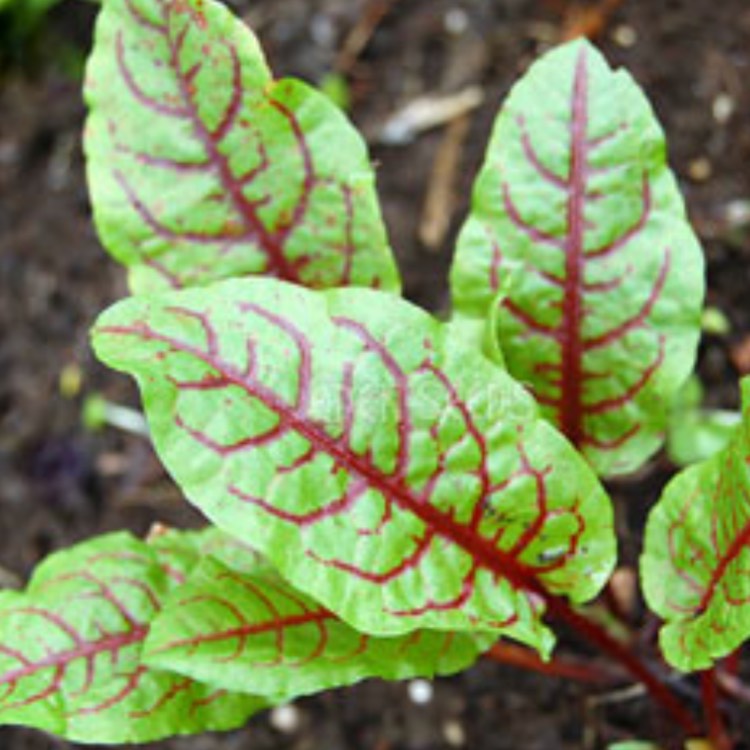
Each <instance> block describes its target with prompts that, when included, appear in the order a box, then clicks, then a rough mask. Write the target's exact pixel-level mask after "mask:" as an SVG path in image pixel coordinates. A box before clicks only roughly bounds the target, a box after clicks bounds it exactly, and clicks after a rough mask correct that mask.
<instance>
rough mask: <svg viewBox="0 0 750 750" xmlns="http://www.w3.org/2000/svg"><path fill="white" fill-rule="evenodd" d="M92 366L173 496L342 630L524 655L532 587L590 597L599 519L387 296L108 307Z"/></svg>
mask: <svg viewBox="0 0 750 750" xmlns="http://www.w3.org/2000/svg"><path fill="white" fill-rule="evenodd" d="M94 345H95V348H96V350H97V354H98V356H99V357H100V358H101V359H102V360H103V361H104V362H106V363H108V364H110V365H111V366H112V367H114V368H116V369H120V370H124V371H127V372H130V373H132V374H133V375H134V376H135V377H136V378H137V379H138V381H139V383H140V386H141V389H142V392H143V397H144V403H145V409H146V413H147V416H148V419H149V423H150V427H151V430H152V434H153V438H154V441H155V444H156V448H157V450H158V451H159V454H160V456H161V458H162V460H163V461H164V463H165V465H166V466H167V468H168V469H169V471H170V472H171V473H172V474H173V476H174V477H175V478H176V480H177V482H178V483H179V484H180V485H181V487H182V488H183V490H184V491H185V493H186V495H187V496H188V497H189V498H190V499H191V500H192V501H193V502H194V503H195V504H197V505H198V506H199V507H200V508H201V509H202V510H203V511H204V512H205V513H206V514H207V515H208V516H209V518H211V519H212V520H213V521H214V522H215V523H216V524H217V525H218V526H220V527H221V528H223V529H224V530H225V531H226V532H228V533H230V534H233V535H235V536H238V537H239V538H240V539H242V540H243V541H245V542H247V543H248V544H250V545H252V546H254V547H256V548H257V549H258V550H259V551H260V552H261V553H262V554H263V555H265V556H266V557H267V558H268V559H269V560H270V561H271V562H272V563H273V565H274V566H275V567H276V568H277V569H278V570H279V571H280V573H281V574H282V575H283V576H284V577H285V578H286V579H287V580H289V581H290V582H291V583H292V584H293V585H294V586H295V587H296V588H298V589H299V590H301V591H304V592H306V593H309V594H310V595H312V596H313V597H314V598H315V599H317V600H318V601H320V602H321V603H322V604H323V605H324V606H326V607H327V608H328V609H330V610H332V611H334V612H336V613H337V614H338V615H339V616H341V617H342V618H343V619H344V620H346V621H347V622H349V623H350V624H351V625H353V626H354V627H355V628H357V629H358V630H361V631H363V632H368V633H371V634H374V635H398V634H403V633H406V632H410V631H412V630H415V629H417V628H432V629H440V630H463V629H490V630H497V631H502V632H505V633H506V634H509V635H512V636H514V637H516V638H518V639H520V640H523V641H526V642H528V643H530V644H532V645H534V646H537V647H540V648H542V649H545V650H546V649H548V648H549V646H550V645H551V641H550V636H549V633H548V631H547V630H546V628H544V627H543V625H542V624H541V623H540V621H539V616H540V614H541V612H542V610H543V604H542V602H541V600H540V592H541V589H542V588H545V589H548V590H549V591H551V592H553V593H555V594H564V595H567V596H569V597H570V598H572V599H573V600H574V601H582V600H585V599H588V598H590V597H592V596H594V595H595V594H596V593H597V592H598V590H599V589H600V587H601V586H602V584H603V583H604V581H606V579H607V577H608V575H609V574H610V572H611V569H612V566H613V562H614V538H613V533H612V513H611V508H610V505H609V502H608V499H607V497H606V495H605V494H604V492H603V490H602V489H601V487H600V485H599V484H598V482H597V480H596V478H595V476H594V475H593V474H592V472H591V471H590V470H589V469H588V467H587V465H586V464H585V462H584V461H583V460H582V459H581V458H580V457H579V456H578V455H577V454H576V452H575V451H573V450H572V448H571V447H570V446H569V444H568V443H567V442H566V441H565V440H564V438H562V436H560V435H559V433H557V431H556V430H555V429H554V428H553V427H552V426H551V425H549V424H548V423H547V422H546V421H545V420H543V419H540V418H539V417H538V414H537V409H536V406H535V404H534V403H533V400H532V399H531V398H530V397H529V396H528V395H527V394H526V392H525V391H524V390H523V389H522V388H520V387H519V386H518V384H517V383H516V382H515V381H513V380H512V379H511V378H510V377H509V376H508V375H507V374H506V373H505V372H503V371H502V370H501V369H500V368H498V367H496V366H495V365H493V364H492V363H491V362H490V361H489V360H487V359H485V358H484V357H483V356H482V355H481V354H480V353H479V352H478V351H477V350H476V348H475V346H474V345H473V342H472V341H469V342H466V341H465V340H464V337H463V336H457V335H452V328H451V327H450V326H448V327H446V326H443V325H442V324H440V323H438V322H437V321H436V320H434V319H433V318H431V317H430V316H429V315H427V314H426V313H424V312H423V311H421V310H419V309H418V308H415V307H414V306H412V305H410V304H408V303H407V302H404V301H402V300H400V299H398V298H394V297H391V296H390V295H385V294H382V293H380V292H375V291H371V290H353V289H351V290H346V289H344V290H332V291H329V292H325V293H322V292H317V293H316V292H311V291H309V290H305V289H302V288H299V287H293V286H291V285H288V284H283V283H280V282H275V281H273V280H265V279H244V280H236V281H229V282H223V283H221V284H217V285H214V286H212V287H211V288H209V289H196V290H187V291H184V292H177V293H169V294H164V295H161V296H155V297H150V298H135V299H131V300H126V301H125V302H122V303H120V304H118V305H116V306H115V307H114V308H112V309H111V310H110V311H108V312H107V313H105V314H104V315H103V316H102V318H101V319H100V321H99V323H98V326H97V328H96V329H95V332H94Z"/></svg>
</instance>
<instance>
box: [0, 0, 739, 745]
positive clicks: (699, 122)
mask: <svg viewBox="0 0 750 750" xmlns="http://www.w3.org/2000/svg"><path fill="white" fill-rule="evenodd" d="M604 6H605V7H606V8H608V9H609V10H611V11H612V13H611V15H609V17H607V18H604V17H602V16H601V15H598V11H597V8H599V9H600V8H601V5H600V6H594V5H593V4H586V3H582V4H579V5H578V6H576V7H572V4H571V3H568V2H565V0H546V1H545V0H462V1H458V0H394V1H393V2H388V1H387V0H375V1H374V2H373V1H370V0H315V1H311V0H253V1H252V2H245V3H242V2H239V1H238V2H236V3H235V4H234V7H235V8H236V9H237V10H238V11H239V12H241V13H242V14H243V16H244V17H245V18H246V19H247V20H248V21H249V22H250V23H251V24H252V26H253V27H254V28H255V29H256V31H257V32H258V34H259V36H260V38H261V41H262V43H263V45H264V47H265V49H266V51H267V54H268V56H269V58H270V61H271V63H272V66H273V68H274V70H275V71H276V73H277V74H278V75H279V76H281V75H295V76H298V77H301V78H303V79H306V80H308V81H310V82H313V83H316V82H320V81H321V79H322V78H323V77H324V76H325V75H326V74H328V73H330V72H331V71H333V70H336V69H337V66H338V69H343V71H344V73H345V75H346V78H347V80H348V82H349V86H350V92H351V96H352V107H351V116H352V118H353V120H354V121H355V122H356V123H357V125H358V126H359V127H360V128H361V129H362V130H363V131H364V132H365V133H366V135H367V137H368V140H369V141H370V142H371V148H372V156H373V159H374V161H375V162H376V164H377V168H378V175H379V186H380V192H381V196H382V200H383V206H384V213H385V218H386V221H387V224H388V226H389V230H390V234H391V239H392V244H393V247H394V248H395V250H396V252H397V254H398V258H399V261H400V263H401V268H402V272H403V274H404V278H405V289H406V296H407V297H408V298H410V299H412V300H414V301H416V302H418V303H420V304H423V305H425V306H427V307H428V308H430V309H431V310H436V311H440V310H444V309H445V308H446V307H447V302H448V293H447V281H446V278H447V271H448V268H449V264H450V259H451V254H452V247H453V244H454V240H455V233H456V231H457V229H458V228H459V226H460V223H461V220H462V219H463V217H464V216H465V214H466V211H467V206H468V199H469V195H470V189H471V183H472V180H473V176H474V174H475V173H476V170H477V168H478V165H479V163H480V161H481V158H482V155H483V152H484V148H485V144H486V141H487V138H488V134H489V130H490V127H491V124H492V120H493V117H494V114H495V112H496V110H497V107H498V106H499V104H500V102H501V101H502V99H503V97H504V96H505V94H506V93H507V91H508V89H509V87H510V85H511V83H512V82H513V81H514V80H515V79H516V78H517V76H518V75H519V73H520V72H522V71H523V70H524V69H525V68H526V66H527V65H528V64H529V62H530V61H531V60H532V59H533V58H534V56H536V55H537V54H538V53H539V52H541V51H543V50H544V49H546V48H547V47H548V46H549V45H550V44H553V43H555V42H556V41H558V40H559V39H560V38H561V35H562V34H563V33H564V30H565V28H566V27H567V28H570V26H571V25H573V26H576V27H577V28H582V25H581V24H582V23H583V26H586V27H587V28H588V30H589V31H590V32H592V33H594V34H598V35H597V43H598V44H599V45H600V47H601V48H602V49H603V50H604V51H605V53H606V54H607V56H608V57H609V59H610V61H611V62H612V63H615V64H621V65H624V66H626V67H627V68H628V69H629V70H630V71H631V73H632V74H633V75H634V77H635V78H636V79H637V80H638V81H639V82H640V84H641V85H642V86H643V87H644V88H645V90H646V92H647V94H648V95H649V97H650V98H651V100H652V102H653V105H654V107H655V109H656V111H657V113H658V115H659V118H660V119H661V122H662V124H663V126H664V128H665V130H666V132H667V134H668V138H669V143H670V155H671V162H672V165H673V167H674V168H675V170H676V172H677V175H678V177H679V180H680V183H681V187H682V189H683V192H684V194H685V197H686V200H687V204H688V209H689V212H690V215H691V217H692V219H693V221H694V223H695V226H696V228H697V231H698V233H699V235H700V236H701V239H702V240H703V242H704V246H705V250H706V256H707V261H708V288H709V293H708V304H709V305H712V306H714V307H716V308H718V310H720V311H721V312H722V313H723V314H724V315H725V316H726V318H727V319H728V322H729V331H728V332H726V333H723V334H721V335H709V336H707V337H706V339H705V341H704V344H703V345H702V349H701V360H700V373H701V376H702V379H703V381H704V385H705V386H706V390H707V398H708V401H709V402H710V403H711V404H713V405H722V406H729V407H732V406H735V405H736V400H737V385H736V384H737V379H738V376H739V375H740V374H741V373H743V372H748V371H750V339H749V338H748V334H750V304H749V303H748V293H749V292H750V237H749V233H748V222H750V85H749V84H748V80H750V6H748V3H747V2H746V0H623V2H621V3H620V4H619V6H618V3H613V2H605V3H604ZM576 8H577V10H576ZM587 11H588V13H587ZM95 12H96V11H95V8H94V7H93V6H92V5H90V4H88V3H86V2H81V1H80V0H64V2H62V3H61V4H59V5H58V6H57V7H56V8H55V9H54V11H53V12H51V13H50V14H49V16H48V17H47V19H46V20H45V22H44V24H43V25H42V26H41V27H40V28H39V29H38V30H37V32H35V33H34V34H33V35H30V36H27V37H23V38H17V37H14V36H13V35H12V34H9V29H8V28H5V29H3V27H2V24H3V23H4V17H3V16H0V40H2V41H1V43H2V44H3V45H5V47H4V48H0V60H2V63H3V69H2V72H1V73H0V585H18V583H19V582H20V581H22V580H24V579H25V578H26V576H27V575H28V574H29V572H30V571H31V569H32V568H33V566H34V565H35V564H36V563H37V562H38V561H39V559H40V558H42V557H43V556H44V555H46V554H48V553H49V552H51V551H53V550H56V549H59V548H62V547H66V546H68V545H70V544H72V543H74V542H77V541H80V540H82V539H85V538H87V537H89V536H91V535H92V534H95V533H100V532H102V531H106V530H112V529H121V528H127V529H132V530H133V531H135V532H136V533H138V534H143V533H145V532H146V531H147V529H148V528H149V526H150V525H151V524H152V523H153V522H154V521H161V522H165V523H169V524H174V525H182V526H186V525H191V526H195V525H197V524H199V523H200V518H199V517H198V516H197V514H195V513H194V512H192V511H191V510H190V509H189V508H188V507H187V506H186V505H185V503H184V502H183V501H182V500H181V498H180V495H179V492H178V491H177V490H176V489H175V488H174V487H173V485H172V484H171V483H170V481H169V480H168V479H167V478H166V477H165V476H164V474H163V472H162V470H161V469H160V467H159V463H158V461H157V460H156V459H155V458H154V456H153V455H152V453H151V450H150V448H149V446H148V444H147V443H146V442H145V441H144V440H143V439H141V438H138V437H135V436H130V435H127V434H125V433H123V432H120V431H116V430H114V429H105V430H101V431H91V430H87V429H85V428H84V427H83V426H82V423H81V410H82V403H83V400H84V399H85V398H86V396H87V395H90V394H92V393H100V394H103V395H104V396H105V397H106V398H107V399H109V400H111V401H113V402H115V403H121V404H132V405H136V404H137V399H136V395H135V392H134V388H133V387H132V386H131V385H130V383H129V382H128V381H127V380H126V379H125V378H123V377H120V376H118V375H116V374H115V373H111V372H108V371H106V370H105V369H104V368H102V367H101V366H99V365H98V364H97V363H96V362H95V361H94V360H93V357H92V354H91V352H90V350H89V346H88V342H87V332H88V328H89V326H90V325H91V323H92V321H93V319H94V317H95V316H96V314H97V313H98V312H99V311H100V310H101V309H103V308H104V307H106V306H107V305H109V304H110V303H112V302H113V301H115V300H116V299H118V298H119V297H122V296H124V295H125V293H126V290H125V284H124V274H123V272H122V270H121V269H119V268H118V267H116V265H115V264H114V262H112V261H111V260H110V259H109V258H108V257H107V256H106V255H105V253H104V251H103V250H102V249H101V247H100V245H99V243H98V241H97V239H96V236H95V232H94V229H93V227H92V223H91V217H90V207H89V203H88V198H87V192H86V185H85V179H84V174H83V159H82V155H81V146H80V138H81V130H82V125H83V119H84V114H85V113H84V107H83V103H82V101H81V95H80V87H81V80H80V72H81V68H82V62H83V59H84V56H85V53H86V50H87V49H88V48H89V46H90V43H91V35H92V28H93V21H94V17H95ZM576 13H577V15H576ZM381 16H382V17H381ZM368 21H371V22H372V24H371V27H372V28H371V30H372V35H371V37H370V38H368V39H366V43H365V44H364V45H361V46H360V48H357V47H356V45H352V41H353V37H352V36H351V32H352V30H353V29H359V30H360V31H367V30H368V28H369V26H368ZM365 37H367V34H365ZM470 85H479V86H481V87H482V89H483V91H484V102H483V104H482V105H481V106H480V107H479V108H478V109H476V110H474V111H472V112H471V113H470V115H469V116H468V128H469V129H468V133H467V134H466V137H465V138H464V141H463V148H462V149H461V150H460V153H459V157H458V158H459V162H458V168H457V170H456V172H455V174H454V180H453V187H454V192H453V195H454V199H452V200H450V201H449V202H448V203H446V204H443V209H444V210H443V211H441V213H442V214H445V215H449V216H451V221H450V224H449V228H448V231H447V233H446V234H445V235H444V236H443V237H439V238H438V240H437V241H436V242H433V243H431V244H432V245H434V246H432V247H428V246H427V245H426V244H425V242H423V241H422V240H420V230H419V227H420V224H421V223H422V222H423V220H424V206H425V200H426V194H427V186H428V184H429V183H430V180H431V176H432V175H433V173H434V170H435V169H436V167H435V164H436V160H437V155H438V154H439V153H440V151H441V148H444V144H445V142H446V138H448V137H455V133H454V136H448V135H446V133H447V132H448V131H447V130H446V128H445V127H438V128H436V129H434V130H431V131H429V132H426V133H422V134H419V135H418V136H417V137H416V138H415V140H414V141H413V142H412V143H410V144H408V145H406V146H393V145H383V144H382V143H379V142H378V138H379V134H380V133H381V132H382V126H383V124H384V123H385V122H386V121H387V119H388V118H389V117H390V116H391V115H393V113H394V112H396V111H397V110H399V108H401V107H403V106H404V105H406V104H408V103H409V102H410V101H413V100H414V99H416V98H418V97H420V96H422V95H425V94H455V93H456V92H459V91H461V90H463V89H464V88H466V87H468V86H470ZM441 174H443V177H444V176H445V175H444V170H443V173H441ZM450 183H451V181H450V180H449V181H448V183H447V184H450ZM432 228H433V229H434V227H432ZM670 471H671V468H670V467H669V465H668V463H667V462H666V461H665V459H664V458H663V457H660V458H657V459H656V460H655V461H654V462H652V463H651V464H650V466H649V467H648V468H647V469H646V470H645V471H644V472H642V473H641V475H639V477H638V478H635V479H633V480H631V481H623V482H619V483H618V484H617V485H615V486H613V488H612V489H613V493H614V495H615V498H616V502H617V503H618V511H619V516H620V531H621V535H622V556H623V561H624V564H631V565H632V563H633V562H634V561H635V559H636V557H637V553H638V549H639V547H638V545H639V541H638V539H639V536H638V534H639V529H640V528H641V525H642V523H643V518H644V516H645V513H646V511H647V509H648V507H649V506H650V505H651V504H652V503H653V502H654V500H655V499H656V497H657V496H658V492H659V488H660V487H661V485H662V483H663V481H664V480H665V479H666V477H667V476H668V474H669V472H670ZM571 644H572V641H571V643H570V644H569V643H567V641H565V643H564V648H568V649H571V648H572V649H577V650H578V651H579V652H580V647H579V646H576V645H571ZM680 689H681V690H682V691H683V692H685V694H686V696H687V698H688V700H690V699H691V697H695V696H696V695H697V689H696V686H695V684H694V683H693V682H691V681H690V680H686V681H684V682H683V683H682V684H681V688H680ZM434 690H435V692H434V697H433V699H432V700H431V701H430V702H429V703H427V704H425V705H417V704H415V703H413V702H412V701H411V700H410V698H409V691H408V686H407V685H403V684H384V683H382V682H378V681H370V682H367V683H364V684H361V685H359V686H356V687H354V688H350V689H345V690H340V691H333V692H330V693H328V694H325V695H322V696H319V697H316V698H311V699H305V700H302V701H299V702H298V703H297V704H296V706H297V709H298V710H297V715H296V716H297V720H298V724H297V726H296V728H294V729H292V730H290V731H281V730H279V729H278V728H277V727H275V726H274V723H273V722H271V720H270V717H269V715H261V716H259V717H256V718H255V719H253V720H252V721H251V722H250V724H249V726H248V727H247V728H246V729H244V730H241V731H238V732H233V733H229V734H225V735H205V736H201V737H196V738H184V739H176V740H171V741H168V742H163V743H155V744H154V745H152V746H149V747H154V748H157V747H158V748H175V749H176V748H179V750H218V749H219V748H222V750H234V749H239V748H253V750H308V749H309V750H318V749H320V750H323V749H325V750H447V748H455V747H467V748H471V749H472V750H506V749H507V750H562V749H563V748H565V749H566V750H567V749H571V748H604V747H606V746H607V744H608V743H609V742H611V741H614V740H617V739H635V738H638V737H655V738H659V737H662V738H664V741H665V742H668V739H667V738H668V737H669V736H670V730H671V727H670V726H669V725H668V724H666V723H665V721H664V719H663V718H660V717H659V716H657V715H655V714H654V713H653V712H652V711H651V710H650V708H649V707H648V706H647V704H646V702H645V701H644V700H642V699H639V698H637V697H636V698H630V699H625V698H622V697H619V698H618V696H616V695H609V696H605V698H606V701H605V703H606V705H599V703H600V702H601V701H597V699H596V698H595V697H594V696H596V695H597V693H596V691H594V692H592V691H590V690H584V689H582V688H581V687H580V686H578V685H575V684H570V683H567V682H564V681H561V680H558V679H555V678H545V679H542V678H539V677H537V676H535V675H533V674H531V673H527V672H521V671H519V670H517V669H513V668H511V667H507V666H502V665H498V664H492V663H482V664H479V665H477V666H476V667H475V668H473V669H471V670H469V671H468V672H467V673H465V674H463V675H460V676H457V677H454V678H451V679H442V680H438V681H436V682H435V683H434ZM599 697H600V698H601V691H599ZM733 721H734V724H733V730H734V732H735V734H736V736H737V738H738V739H739V744H738V747H741V748H750V719H748V707H747V706H742V705H738V706H737V707H736V710H735V711H734V714H733ZM743 738H744V739H743ZM667 746H668V745H667ZM68 747H71V745H70V744H69V743H66V742H63V741H60V740H57V739H53V738H49V737H47V736H45V735H43V734H41V733H39V732H35V731H31V730H25V729H13V728H3V729H0V748H3V750H27V749H28V750H42V749H43V748H45V749H50V750H51V749H52V748H55V749H56V750H61V749H62V748H68Z"/></svg>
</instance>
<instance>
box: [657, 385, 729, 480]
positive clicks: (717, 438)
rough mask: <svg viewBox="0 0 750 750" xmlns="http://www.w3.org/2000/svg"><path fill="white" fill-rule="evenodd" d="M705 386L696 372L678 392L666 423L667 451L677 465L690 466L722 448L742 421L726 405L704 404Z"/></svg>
mask: <svg viewBox="0 0 750 750" xmlns="http://www.w3.org/2000/svg"><path fill="white" fill-rule="evenodd" d="M702 401H703V388H702V387H701V383H700V380H698V378H697V377H695V376H693V377H692V378H689V379H688V380H687V381H686V382H685V385H684V386H683V387H682V388H681V389H680V390H679V391H678V392H677V393H676V394H675V398H674V400H673V402H672V406H671V409H670V413H669V422H668V424H667V454H668V455H669V458H670V460H671V461H672V462H673V463H675V464H676V465H677V466H690V465H692V464H695V463H698V462H699V461H703V460H704V459H706V458H709V457H710V456H712V455H713V454H714V453H717V452H718V451H720V450H721V449H722V448H723V447H724V446H725V445H726V444H727V443H728V442H729V439H730V438H731V437H732V435H733V434H734V432H735V428H736V427H737V425H738V424H739V423H740V422H741V421H742V415H741V414H740V413H739V412H736V411H729V410H726V409H706V408H703V406H702Z"/></svg>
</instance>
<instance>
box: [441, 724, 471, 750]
mask: <svg viewBox="0 0 750 750" xmlns="http://www.w3.org/2000/svg"><path fill="white" fill-rule="evenodd" d="M443 737H445V741H446V742H447V743H448V744H449V745H450V746H451V747H463V746H464V745H465V744H466V732H465V731H464V728H463V727H462V726H461V725H460V724H459V723H458V722H457V721H456V720H455V719H452V720H451V721H446V722H445V724H443Z"/></svg>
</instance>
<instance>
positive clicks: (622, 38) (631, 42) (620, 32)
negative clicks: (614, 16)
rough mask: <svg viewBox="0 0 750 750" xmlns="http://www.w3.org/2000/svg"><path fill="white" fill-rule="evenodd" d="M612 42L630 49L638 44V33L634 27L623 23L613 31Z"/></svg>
mask: <svg viewBox="0 0 750 750" xmlns="http://www.w3.org/2000/svg"><path fill="white" fill-rule="evenodd" d="M612 41H613V42H614V43H615V44H616V45H617V46H618V47H622V48H623V49H629V48H630V47H634V46H635V45H636V43H637V42H638V32H637V31H636V30H635V29H634V28H633V27H632V26H628V25H627V24H625V23H621V24H620V25H619V26H615V28H614V29H613V30H612Z"/></svg>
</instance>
